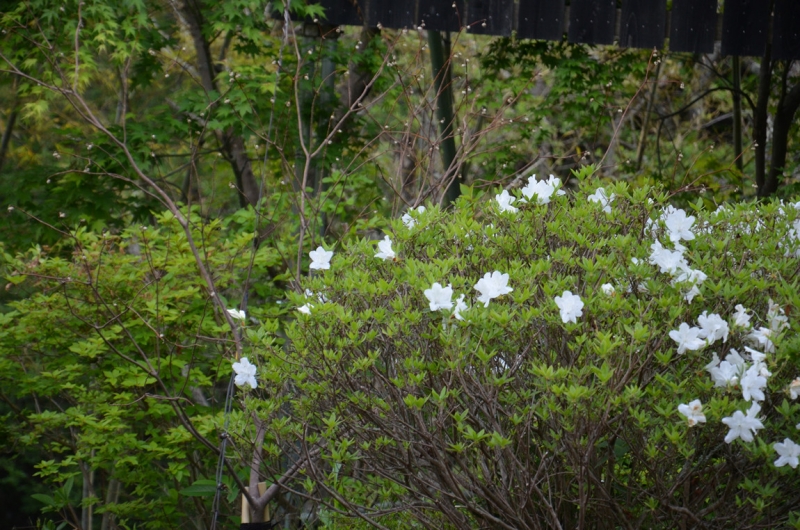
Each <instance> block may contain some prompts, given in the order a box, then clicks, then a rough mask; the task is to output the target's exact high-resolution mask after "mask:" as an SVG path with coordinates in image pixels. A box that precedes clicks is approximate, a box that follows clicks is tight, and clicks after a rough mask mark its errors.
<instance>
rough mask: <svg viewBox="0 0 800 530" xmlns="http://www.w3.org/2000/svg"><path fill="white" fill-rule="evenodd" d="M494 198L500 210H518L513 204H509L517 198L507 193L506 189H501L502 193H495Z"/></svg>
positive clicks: (514, 211) (512, 211)
mask: <svg viewBox="0 0 800 530" xmlns="http://www.w3.org/2000/svg"><path fill="white" fill-rule="evenodd" d="M494 198H495V200H496V201H497V206H498V208H500V211H501V212H511V213H516V212H518V211H519V210H518V209H517V208H516V207H515V206H511V204H512V203H513V202H514V201H516V200H517V198H516V197H514V196H513V195H511V194H510V193H508V190H503V193H500V194H498V195H495V196H494Z"/></svg>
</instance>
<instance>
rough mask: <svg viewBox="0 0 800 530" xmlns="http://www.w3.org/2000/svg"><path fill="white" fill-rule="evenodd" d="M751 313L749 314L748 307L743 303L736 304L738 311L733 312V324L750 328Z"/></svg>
mask: <svg viewBox="0 0 800 530" xmlns="http://www.w3.org/2000/svg"><path fill="white" fill-rule="evenodd" d="M750 318H751V317H750V315H748V314H747V309H745V308H744V306H743V305H742V304H737V305H736V312H735V313H734V314H733V325H734V326H737V327H740V328H745V329H749V328H750Z"/></svg>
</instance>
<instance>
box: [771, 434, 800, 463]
mask: <svg viewBox="0 0 800 530" xmlns="http://www.w3.org/2000/svg"><path fill="white" fill-rule="evenodd" d="M772 447H773V448H774V449H775V452H776V453H778V456H779V458H778V459H777V460H776V461H775V467H783V466H785V465H786V464H789V465H790V466H792V469H796V468H797V465H798V464H800V460H798V457H800V445H798V444H796V443H794V442H793V441H791V440H790V439H789V438H785V439H784V440H783V443H776V444H773V446H772Z"/></svg>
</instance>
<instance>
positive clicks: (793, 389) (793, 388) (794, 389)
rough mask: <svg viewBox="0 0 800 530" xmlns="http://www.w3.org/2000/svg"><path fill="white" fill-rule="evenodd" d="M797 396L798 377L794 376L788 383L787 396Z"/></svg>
mask: <svg viewBox="0 0 800 530" xmlns="http://www.w3.org/2000/svg"><path fill="white" fill-rule="evenodd" d="M797 396H800V377H795V378H794V380H793V381H792V382H791V383H789V397H790V398H792V399H797Z"/></svg>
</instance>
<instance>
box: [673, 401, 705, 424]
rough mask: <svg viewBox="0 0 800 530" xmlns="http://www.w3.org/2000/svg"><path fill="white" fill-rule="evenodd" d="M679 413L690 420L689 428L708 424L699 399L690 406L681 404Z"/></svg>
mask: <svg viewBox="0 0 800 530" xmlns="http://www.w3.org/2000/svg"><path fill="white" fill-rule="evenodd" d="M678 412H680V413H681V414H683V415H684V416H686V417H687V418H689V427H694V426H695V425H697V424H698V423H705V422H706V415H705V414H703V404H702V403H700V400H699V399H695V400H694V401H692V402H690V403H689V404H688V405H684V404H683V403H681V404H680V405H678Z"/></svg>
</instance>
